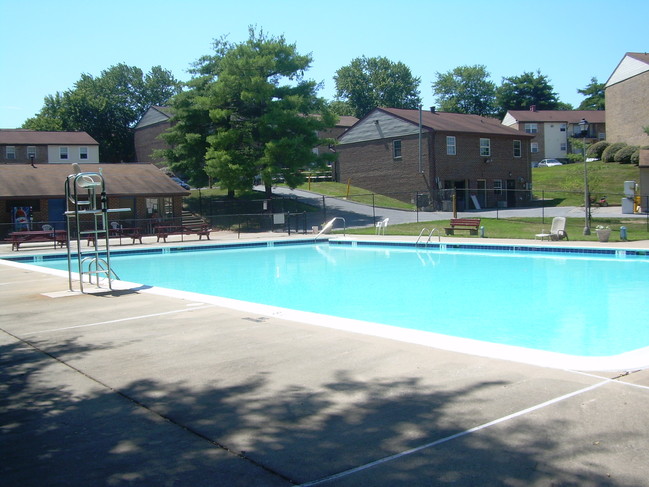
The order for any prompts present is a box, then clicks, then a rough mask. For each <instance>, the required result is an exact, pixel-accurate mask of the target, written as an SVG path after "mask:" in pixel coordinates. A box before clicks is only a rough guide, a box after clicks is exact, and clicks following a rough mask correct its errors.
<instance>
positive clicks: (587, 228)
mask: <svg viewBox="0 0 649 487" xmlns="http://www.w3.org/2000/svg"><path fill="white" fill-rule="evenodd" d="M583 153H584V235H590V221H589V220H590V218H588V217H589V216H590V215H589V213H590V211H589V209H590V198H589V195H588V163H587V162H586V139H585V138H584V147H583Z"/></svg>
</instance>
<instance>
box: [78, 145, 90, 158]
mask: <svg viewBox="0 0 649 487" xmlns="http://www.w3.org/2000/svg"><path fill="white" fill-rule="evenodd" d="M79 159H80V160H84V159H88V148H87V147H79Z"/></svg>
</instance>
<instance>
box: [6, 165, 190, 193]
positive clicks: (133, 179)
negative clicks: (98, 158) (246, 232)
mask: <svg viewBox="0 0 649 487" xmlns="http://www.w3.org/2000/svg"><path fill="white" fill-rule="evenodd" d="M79 166H80V167H81V171H82V172H94V173H97V172H100V171H101V174H102V175H103V177H104V182H105V184H106V194H108V195H109V196H152V197H153V196H177V195H181V196H185V195H187V194H188V193H189V192H188V191H186V190H184V189H183V188H181V187H180V186H179V185H178V184H177V183H175V182H174V181H172V180H171V179H170V178H169V177H168V176H166V175H165V174H164V173H163V172H162V171H160V170H159V169H158V168H157V167H155V166H154V165H153V164H142V163H135V164H79ZM70 174H74V171H73V170H72V166H71V165H70V164H37V165H36V167H35V168H34V167H32V166H31V165H30V164H0V199H7V198H63V197H64V194H65V181H66V178H67V177H68V175H70Z"/></svg>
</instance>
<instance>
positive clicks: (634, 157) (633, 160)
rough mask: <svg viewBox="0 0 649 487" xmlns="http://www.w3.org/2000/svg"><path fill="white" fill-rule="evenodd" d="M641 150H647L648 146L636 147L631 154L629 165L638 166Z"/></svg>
mask: <svg viewBox="0 0 649 487" xmlns="http://www.w3.org/2000/svg"><path fill="white" fill-rule="evenodd" d="M641 150H649V145H643V146H641V147H636V150H635V151H634V152H633V154H631V164H635V165H636V166H637V165H638V164H640V151H641Z"/></svg>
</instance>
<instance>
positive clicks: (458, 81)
mask: <svg viewBox="0 0 649 487" xmlns="http://www.w3.org/2000/svg"><path fill="white" fill-rule="evenodd" d="M489 76H490V75H489V72H488V71H487V68H486V67H485V66H482V65H479V64H478V65H475V66H458V67H457V68H455V69H453V70H452V71H448V72H446V73H437V79H436V80H435V81H433V83H432V87H433V93H434V94H435V96H436V102H437V105H438V107H439V109H440V110H441V111H443V112H453V113H469V114H473V115H482V116H489V115H493V114H494V113H495V111H496V85H495V83H493V82H492V81H490V80H489Z"/></svg>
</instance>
